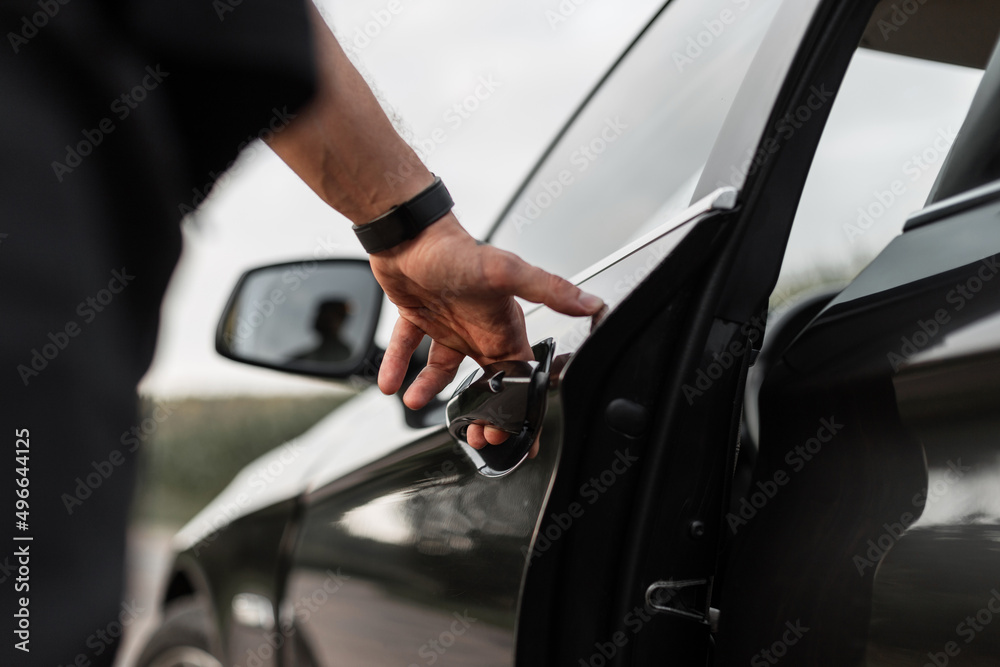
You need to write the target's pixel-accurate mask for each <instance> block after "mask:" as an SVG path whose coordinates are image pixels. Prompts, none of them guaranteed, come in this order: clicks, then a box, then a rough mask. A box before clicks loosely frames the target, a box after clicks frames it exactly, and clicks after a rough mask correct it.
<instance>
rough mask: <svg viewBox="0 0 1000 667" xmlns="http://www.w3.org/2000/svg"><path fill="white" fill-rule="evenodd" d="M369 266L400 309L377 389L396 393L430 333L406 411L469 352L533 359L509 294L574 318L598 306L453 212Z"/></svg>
mask: <svg viewBox="0 0 1000 667" xmlns="http://www.w3.org/2000/svg"><path fill="white" fill-rule="evenodd" d="M371 265H372V270H373V271H374V272H375V277H376V278H377V279H378V281H379V284H381V285H382V289H384V290H385V293H386V295H387V296H388V297H389V299H390V300H391V301H392V302H393V303H394V304H396V306H397V307H398V309H399V315H400V318H399V320H398V321H397V323H396V327H395V329H394V330H393V332H392V338H391V340H390V342H389V346H388V349H387V350H386V353H385V358H384V360H383V361H382V368H381V370H380V371H379V378H378V384H379V388H380V389H381V390H382V391H383V392H385V393H387V394H392V393H395V392H396V391H398V390H399V388H400V386H401V385H402V382H403V377H404V375H405V374H406V368H407V365H408V364H409V361H410V357H411V355H412V354H413V352H414V350H416V348H417V346H418V345H419V344H420V341H421V340H422V339H423V337H424V334H427V335H428V336H430V337H431V338H432V339H433V342H432V343H431V348H430V354H429V357H428V362H427V366H426V367H425V368H424V369H423V370H422V371H420V374H419V375H418V376H417V378H416V379H415V380H414V381H413V383H412V384H411V385H410V387H409V388H408V389H407V391H406V394H405V395H404V397H403V402H404V403H406V405H407V406H408V407H409V408H411V409H418V408H421V407H423V406H424V405H426V404H427V403H428V402H429V401H430V400H431V399H432V398H433V397H434V396H435V395H436V394H437V393H438V392H440V391H441V390H442V389H444V387H445V386H446V385H448V384H449V383H450V382H451V381H452V380H453V379H454V378H455V373H456V371H457V370H458V366H459V364H460V363H461V362H462V360H463V359H464V358H465V357H466V356H468V357H471V358H472V359H474V360H475V361H476V363H478V364H479V365H480V366H485V365H487V364H491V363H493V362H496V361H504V360H508V359H519V360H524V361H529V360H531V359H533V356H532V353H531V346H530V344H529V343H528V338H527V334H526V332H525V327H524V314H523V313H522V312H521V307H520V306H519V305H518V303H517V302H516V301H515V300H514V297H520V298H522V299H525V300H527V301H531V302H534V303H544V304H545V305H547V306H549V307H550V308H552V309H553V310H556V311H558V312H560V313H563V314H565V315H572V316H587V315H593V314H595V313H597V312H598V311H599V310H600V309H601V307H602V306H603V302H602V301H601V300H600V299H599V298H597V297H596V296H592V295H589V294H586V293H585V292H583V291H581V290H580V289H579V288H578V287H576V286H574V285H573V284H572V283H570V282H568V281H566V280H563V279H562V278H559V277H556V276H554V275H552V274H550V273H546V272H545V271H543V270H541V269H539V268H537V267H534V266H531V265H530V264H527V263H526V262H524V261H523V260H521V259H520V258H518V257H517V256H516V255H513V254H511V253H509V252H505V251H503V250H498V249H496V248H494V247H492V246H488V245H478V244H477V243H476V241H475V239H473V238H472V237H471V236H470V235H469V234H468V233H467V232H466V231H465V229H463V228H462V226H461V225H460V224H459V223H458V220H457V219H456V218H455V216H454V215H451V214H448V215H447V216H445V217H444V218H443V219H441V220H439V221H437V222H435V223H434V224H432V225H431V226H430V227H428V228H427V229H425V230H424V231H423V232H421V234H420V235H419V236H418V237H417V238H416V239H414V240H412V241H407V242H406V243H403V244H401V245H399V246H396V247H395V248H391V249H389V250H386V251H384V252H380V253H376V254H374V255H372V256H371ZM507 437H508V434H507V433H504V432H503V431H500V430H497V429H492V428H486V429H485V432H484V429H483V428H482V427H477V426H475V425H474V426H472V427H470V428H469V431H468V441H469V444H470V445H472V446H473V447H476V448H480V447H483V446H485V445H486V444H487V443H490V444H499V443H501V442H503V441H505V440H506V439H507Z"/></svg>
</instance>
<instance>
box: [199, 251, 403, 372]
mask: <svg viewBox="0 0 1000 667" xmlns="http://www.w3.org/2000/svg"><path fill="white" fill-rule="evenodd" d="M382 297H383V293H382V288H381V287H380V286H379V284H378V282H377V281H376V280H375V276H374V275H373V274H372V270H371V266H369V264H368V261H367V260H363V259H332V260H311V261H303V262H290V263H285V264H274V265H271V266H264V267H260V268H256V269H252V270H250V271H248V272H246V273H244V274H243V276H242V277H241V278H240V280H239V282H237V284H236V287H235V288H234V289H233V294H232V296H230V297H229V302H228V303H227V304H226V308H225V310H224V311H223V313H222V319H221V320H220V321H219V326H218V327H217V329H216V334H215V349H216V351H217V352H218V353H219V354H221V355H222V356H224V357H226V358H227V359H232V360H233V361H239V362H242V363H246V364H250V365H253V366H262V367H264V368H272V369H274V370H279V371H285V372H288V373H296V374H298V375H310V376H314V377H323V378H333V379H344V378H364V379H366V380H368V381H371V382H374V381H375V378H377V377H378V366H379V362H381V358H382V353H383V350H381V349H379V348H378V347H377V346H376V345H375V328H376V326H377V325H378V320H379V315H380V313H381V310H382Z"/></svg>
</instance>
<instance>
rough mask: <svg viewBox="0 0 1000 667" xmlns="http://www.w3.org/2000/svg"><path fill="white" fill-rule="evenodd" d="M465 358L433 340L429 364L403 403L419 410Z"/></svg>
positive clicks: (405, 395)
mask: <svg viewBox="0 0 1000 667" xmlns="http://www.w3.org/2000/svg"><path fill="white" fill-rule="evenodd" d="M418 331H419V329H418ZM394 334H395V332H394ZM387 354H388V353H387ZM463 359H465V355H464V354H462V353H461V352H456V351H455V350H453V349H451V348H450V347H448V346H446V345H441V344H440V343H438V342H437V341H433V342H431V349H430V351H429V352H428V353H427V366H425V367H424V369H423V370H421V371H420V373H419V374H418V375H417V377H416V379H415V380H414V381H413V384H411V385H410V387H409V388H408V389H407V390H406V394H404V395H403V403H405V404H406V407H408V408H410V409H411V410H419V409H420V408H422V407H424V406H425V405H427V404H428V403H430V401H431V399H432V398H434V397H435V396H437V395H438V393H439V392H440V391H441V390H442V389H444V388H445V387H447V386H448V384H449V383H450V382H451V381H452V380H454V379H455V373H456V372H457V371H458V367H459V365H460V364H461V363H462V360H463ZM384 363H385V362H383V364H384ZM404 370H405V369H404ZM380 376H381V374H380ZM396 388H397V389H398V388H399V387H398V386H397V387H396ZM470 444H471V443H470Z"/></svg>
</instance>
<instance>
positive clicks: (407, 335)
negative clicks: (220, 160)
mask: <svg viewBox="0 0 1000 667" xmlns="http://www.w3.org/2000/svg"><path fill="white" fill-rule="evenodd" d="M310 15H311V17H312V19H313V27H314V37H315V49H316V69H317V73H318V75H317V93H316V98H315V99H314V100H313V101H312V102H311V103H310V104H309V105H307V106H306V107H305V108H303V109H301V110H300V111H299V114H298V117H297V118H296V119H295V120H293V121H292V122H291V123H290V124H289V125H288V127H286V128H285V129H284V130H282V131H281V132H280V133H276V134H275V135H274V136H273V138H272V139H271V141H270V146H271V148H273V149H274V151H275V152H276V153H277V154H278V155H279V156H280V157H281V158H282V159H283V160H284V161H285V162H286V163H287V164H288V166H289V167H291V168H292V169H293V170H294V171H295V173H297V174H298V175H299V176H300V177H301V178H302V180H303V181H305V182H306V184H307V185H309V187H310V188H312V189H313V191H315V192H316V194H317V195H319V197H320V198H322V199H323V200H324V201H325V202H326V203H327V204H329V205H330V206H332V207H333V208H334V209H336V210H338V211H340V212H341V213H342V214H343V215H344V216H345V217H347V218H348V219H349V220H351V221H352V222H354V223H355V224H359V225H360V224H364V223H365V222H367V221H369V220H372V219H374V218H376V217H378V216H379V215H381V214H383V213H385V212H386V211H388V210H389V209H390V208H392V207H393V206H394V205H397V204H401V203H402V202H405V201H407V200H408V199H410V198H411V197H413V196H414V195H416V194H418V193H419V192H421V191H423V190H424V189H425V188H426V187H427V186H428V185H430V184H431V182H433V180H434V177H433V175H432V174H431V173H430V171H429V170H428V169H427V168H426V167H425V166H424V165H423V163H421V161H420V159H419V157H417V155H416V153H415V152H414V151H413V149H412V148H410V147H409V146H408V145H407V144H406V142H405V141H403V139H402V138H401V137H400V136H399V135H398V134H397V133H396V131H395V129H394V128H393V127H392V123H390V122H389V119H388V118H387V117H386V115H385V113H384V112H383V111H382V108H381V106H380V105H379V103H378V100H376V99H375V96H374V95H373V94H372V91H371V90H370V89H369V88H368V85H367V84H366V83H365V81H364V79H363V78H362V77H361V75H360V74H359V73H358V71H357V70H356V69H355V68H354V66H353V65H352V64H351V62H350V60H348V58H347V56H346V55H345V54H344V51H343V49H341V48H340V45H339V44H338V43H337V40H336V39H335V38H334V36H333V34H332V33H331V32H330V30H329V28H328V27H327V26H326V24H325V23H324V22H323V19H322V18H321V17H320V16H319V14H318V13H317V12H316V11H315V9H312V10H311V12H310ZM404 168H405V169H404ZM404 171H405V172H406V173H407V174H409V175H408V176H407V177H406V178H402V180H401V182H400V178H390V176H394V175H398V174H400V173H403V172H404ZM371 265H372V270H373V271H374V272H375V277H376V278H377V279H378V281H379V283H380V284H381V285H382V288H383V289H384V290H385V293H386V294H387V295H388V296H389V299H390V300H391V301H392V302H393V303H395V304H396V306H397V307H398V308H399V314H400V319H399V322H398V323H397V324H396V328H395V330H394V331H393V333H392V339H391V340H390V343H389V349H388V350H387V351H386V353H385V360H384V361H383V362H382V368H381V370H380V372H379V387H380V388H381V389H382V391H384V392H386V393H395V392H396V391H398V390H399V388H400V386H401V385H402V382H403V377H404V375H405V374H406V368H407V365H408V363H409V360H410V357H411V356H412V354H413V351H414V350H415V349H416V347H417V345H419V344H420V341H421V340H422V339H423V337H424V334H427V335H428V336H430V337H431V338H432V339H433V341H434V342H433V343H431V349H430V355H429V361H428V364H427V367H426V368H424V369H423V370H422V371H421V372H420V374H419V375H418V376H417V379H416V380H415V381H414V382H413V384H412V385H410V387H409V389H408V390H407V391H406V395H405V397H404V402H405V403H406V405H407V406H409V407H410V408H414V409H416V408H420V407H422V406H424V405H426V404H427V402H428V401H430V400H431V398H433V397H434V395H435V394H437V393H438V392H439V391H441V390H442V389H444V387H445V386H446V385H447V384H448V383H449V382H451V380H452V379H453V378H454V377H455V373H456V371H457V370H458V365H459V364H460V363H461V362H462V360H463V359H464V358H465V357H466V356H469V357H472V358H473V359H475V360H476V362H478V363H479V364H480V365H486V364H490V363H493V362H495V361H502V360H506V359H520V360H524V361H530V360H531V359H532V354H531V347H530V346H529V345H528V339H527V334H526V333H525V329H524V314H523V313H522V312H521V308H520V306H518V304H517V302H516V301H515V300H514V297H515V296H516V297H521V298H523V299H527V300H528V301H533V302H535V303H544V304H545V305H547V306H549V307H551V308H552V309H554V310H557V311H559V312H560V313H564V314H566V315H578V316H584V315H593V314H594V313H596V312H597V311H598V310H600V308H601V306H602V303H601V300H600V299H598V298H597V297H594V296H589V295H585V294H584V293H583V292H581V291H580V290H579V289H578V288H576V287H574V286H573V285H572V284H570V283H569V282H567V281H565V280H563V279H561V278H557V277H555V276H553V275H550V274H548V273H546V272H544V271H542V270H541V269H538V268H535V267H533V266H530V265H529V264H526V263H525V262H524V261H522V260H521V259H519V258H518V257H516V256H515V255H512V254H511V253H508V252H504V251H502V250H497V249H496V248H492V247H490V246H481V245H477V244H476V241H475V239H473V238H472V237H471V236H469V234H468V233H467V232H466V231H465V230H464V229H463V228H462V226H461V225H460V224H459V222H458V220H457V219H456V218H455V216H454V215H452V214H451V213H449V214H448V215H446V216H445V217H444V218H442V219H441V220H438V221H437V222H435V223H434V224H432V225H431V226H430V227H428V228H427V229H425V230H424V231H423V232H421V234H420V235H419V236H417V237H416V238H415V239H412V240H410V241H407V242H405V243H402V244H400V245H398V246H396V247H394V248H390V249H389V250H385V251H383V252H380V253H376V254H374V255H372V256H371ZM507 437H508V434H507V433H504V432H503V431H500V430H498V429H492V428H486V429H483V427H481V426H473V427H471V428H470V429H469V431H468V441H469V444H470V445H472V446H473V447H477V448H480V447H484V446H485V445H486V444H487V443H493V444H499V443H501V442H503V441H505V440H506V439H507ZM536 447H537V444H536Z"/></svg>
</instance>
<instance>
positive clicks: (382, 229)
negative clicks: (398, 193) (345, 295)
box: [354, 176, 455, 254]
mask: <svg viewBox="0 0 1000 667" xmlns="http://www.w3.org/2000/svg"><path fill="white" fill-rule="evenodd" d="M454 205H455V202H454V201H453V200H452V198H451V194H450V193H449V192H448V188H446V187H445V186H444V183H442V182H441V179H440V178H438V177H437V176H435V177H434V182H433V183H432V184H431V185H430V186H429V187H428V188H427V189H426V190H424V191H423V192H421V193H420V194H418V195H417V196H415V197H414V198H413V199H411V200H409V201H407V202H404V203H402V204H400V205H399V206H393V207H392V208H391V209H389V211H388V212H387V213H384V214H382V215H380V216H379V217H377V218H375V219H374V220H372V221H371V222H369V223H368V224H365V225H354V233H355V234H356V235H357V237H358V240H359V241H361V245H362V246H363V247H364V249H365V251H366V252H368V253H369V254H372V253H376V252H382V251H383V250H388V249H389V248H392V247H393V246H397V245H399V244H400V243H402V242H403V241H409V240H410V239H412V238H415V237H416V236H417V234H419V233H420V232H422V231H423V230H424V229H426V228H427V227H430V226H431V224H432V223H434V222H437V221H438V220H440V219H441V218H443V217H444V216H445V215H446V214H447V213H448V211H450V210H451V207H452V206H454Z"/></svg>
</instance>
